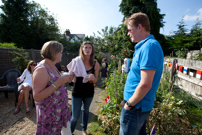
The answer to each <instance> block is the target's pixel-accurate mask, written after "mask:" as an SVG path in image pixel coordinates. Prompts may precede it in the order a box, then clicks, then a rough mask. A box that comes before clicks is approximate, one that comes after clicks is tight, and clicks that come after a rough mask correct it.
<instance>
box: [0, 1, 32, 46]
mask: <svg viewBox="0 0 202 135" xmlns="http://www.w3.org/2000/svg"><path fill="white" fill-rule="evenodd" d="M2 3H3V5H1V6H0V8H1V10H2V11H3V13H1V14H0V16H1V23H0V29H1V31H0V39H1V42H8V43H9V42H13V43H16V45H17V46H18V47H20V46H22V47H26V46H27V45H28V44H29V38H27V34H28V33H27V32H28V31H30V29H29V27H27V26H28V24H29V20H28V16H29V15H28V10H29V4H28V0H17V1H16V0H2Z"/></svg>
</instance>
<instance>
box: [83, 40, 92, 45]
mask: <svg viewBox="0 0 202 135" xmlns="http://www.w3.org/2000/svg"><path fill="white" fill-rule="evenodd" d="M83 44H91V45H92V44H93V42H91V41H83Z"/></svg>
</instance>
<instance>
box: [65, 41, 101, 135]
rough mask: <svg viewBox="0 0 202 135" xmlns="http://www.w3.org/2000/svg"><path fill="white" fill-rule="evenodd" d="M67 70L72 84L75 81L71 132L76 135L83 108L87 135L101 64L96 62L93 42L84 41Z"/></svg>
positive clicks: (83, 131) (84, 129)
mask: <svg viewBox="0 0 202 135" xmlns="http://www.w3.org/2000/svg"><path fill="white" fill-rule="evenodd" d="M67 68H68V70H69V72H70V74H73V75H70V82H71V80H73V82H74V86H73V91H72V118H71V132H72V134H73V133H74V130H75V127H76V124H77V121H78V119H79V116H80V112H81V106H83V107H82V133H83V135H87V132H86V130H87V123H88V116H89V107H90V104H91V102H92V99H93V96H94V83H96V82H97V80H98V72H99V63H98V62H97V60H95V50H94V47H93V43H92V42H91V41H84V42H83V43H82V44H81V47H80V50H79V56H78V57H76V58H75V59H73V60H72V61H71V62H70V63H69V64H68V65H67Z"/></svg>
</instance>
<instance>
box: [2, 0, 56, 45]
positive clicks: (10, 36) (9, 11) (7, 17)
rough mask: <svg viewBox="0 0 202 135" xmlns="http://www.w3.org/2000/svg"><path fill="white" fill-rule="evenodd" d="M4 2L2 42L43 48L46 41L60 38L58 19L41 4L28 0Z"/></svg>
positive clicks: (6, 0) (3, 0) (8, 0)
mask: <svg viewBox="0 0 202 135" xmlns="http://www.w3.org/2000/svg"><path fill="white" fill-rule="evenodd" d="M2 3H3V5H2V6H1V7H0V8H1V9H2V11H3V12H2V13H1V14H0V17H1V22H0V29H1V31H0V42H8V43H10V42H13V43H15V44H16V45H17V47H19V48H20V47H23V48H26V49H30V48H34V49H41V46H42V45H43V44H44V43H45V42H47V41H49V40H57V39H58V38H59V28H58V23H57V21H56V20H55V19H54V17H53V15H49V14H48V11H47V10H46V9H43V8H41V6H40V5H39V4H37V3H35V2H29V1H28V0H17V1H16V0H2Z"/></svg>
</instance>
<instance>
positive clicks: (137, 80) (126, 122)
mask: <svg viewBox="0 0 202 135" xmlns="http://www.w3.org/2000/svg"><path fill="white" fill-rule="evenodd" d="M124 24H125V25H126V26H127V28H128V36H129V37H130V38H131V41H132V42H135V43H137V44H136V46H135V53H134V55H133V59H132V64H131V67H130V72H129V74H128V76H127V80H126V84H125V88H124V100H125V101H127V102H126V103H125V104H124V106H123V108H122V111H121V119H120V135H139V134H140V135H146V118H147V116H148V115H149V113H150V111H151V110H152V108H153V105H154V101H155V93H156V90H157V89H158V86H159V83H160V79H161V75H162V71H163V60H164V54H163V50H162V48H161V45H160V44H159V42H158V41H156V40H155V38H154V36H153V35H151V34H150V22H149V18H148V16H147V15H146V14H144V13H141V12H140V13H134V14H133V15H132V16H131V17H129V18H126V20H125V22H124Z"/></svg>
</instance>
